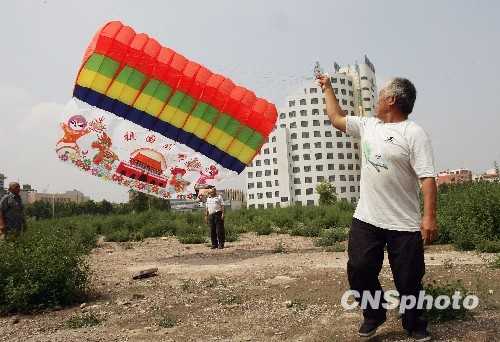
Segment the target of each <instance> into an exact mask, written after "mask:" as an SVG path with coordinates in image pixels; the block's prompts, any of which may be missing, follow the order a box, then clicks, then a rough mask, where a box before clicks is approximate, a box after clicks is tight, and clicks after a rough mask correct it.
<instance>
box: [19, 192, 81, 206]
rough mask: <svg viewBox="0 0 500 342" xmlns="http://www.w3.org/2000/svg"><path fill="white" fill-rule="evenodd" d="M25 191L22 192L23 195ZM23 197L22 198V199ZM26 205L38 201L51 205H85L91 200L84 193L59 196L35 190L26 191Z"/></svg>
mask: <svg viewBox="0 0 500 342" xmlns="http://www.w3.org/2000/svg"><path fill="white" fill-rule="evenodd" d="M22 192H23V191H21V193H22ZM22 197H23V196H21V198H22ZM22 199H23V202H24V203H34V202H37V201H42V202H49V203H52V202H54V203H70V202H72V203H83V202H87V201H89V200H90V198H89V197H87V196H85V195H84V194H83V193H82V192H80V191H78V190H71V191H66V192H64V193H59V194H55V193H54V194H50V193H40V192H36V191H35V190H30V191H26V198H25V199H24V198H22Z"/></svg>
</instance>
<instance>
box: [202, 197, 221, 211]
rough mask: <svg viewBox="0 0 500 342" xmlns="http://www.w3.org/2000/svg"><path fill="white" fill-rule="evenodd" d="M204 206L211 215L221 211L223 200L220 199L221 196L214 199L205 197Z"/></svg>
mask: <svg viewBox="0 0 500 342" xmlns="http://www.w3.org/2000/svg"><path fill="white" fill-rule="evenodd" d="M206 206H207V210H208V213H209V214H213V213H216V212H218V211H221V210H222V207H223V206H224V200H223V199H222V196H221V195H218V196H215V197H207V202H206Z"/></svg>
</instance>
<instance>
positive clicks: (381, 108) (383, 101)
mask: <svg viewBox="0 0 500 342" xmlns="http://www.w3.org/2000/svg"><path fill="white" fill-rule="evenodd" d="M391 101H392V97H390V96H388V95H387V90H386V88H385V87H384V88H382V90H380V92H379V94H378V101H377V105H376V107H375V111H376V113H377V117H379V118H380V117H381V116H384V114H385V113H387V112H389V111H390V109H391V105H392V102H391Z"/></svg>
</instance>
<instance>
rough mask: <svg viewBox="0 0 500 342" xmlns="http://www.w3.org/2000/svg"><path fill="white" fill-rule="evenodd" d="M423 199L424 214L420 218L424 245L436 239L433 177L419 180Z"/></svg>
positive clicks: (434, 182)
mask: <svg viewBox="0 0 500 342" xmlns="http://www.w3.org/2000/svg"><path fill="white" fill-rule="evenodd" d="M420 181H421V182H422V193H423V197H424V214H423V216H422V223H421V227H420V229H421V233H422V239H423V240H424V242H425V243H426V244H429V243H431V242H432V241H434V240H435V239H436V238H437V233H438V227H437V222H436V202H437V200H436V197H437V195H436V193H437V188H436V180H435V179H434V178H433V177H426V178H421V179H420Z"/></svg>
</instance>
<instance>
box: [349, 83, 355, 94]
mask: <svg viewBox="0 0 500 342" xmlns="http://www.w3.org/2000/svg"><path fill="white" fill-rule="evenodd" d="M349 83H352V82H351V81H349ZM349 85H350V84H349ZM349 96H354V93H353V92H352V90H349Z"/></svg>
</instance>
